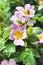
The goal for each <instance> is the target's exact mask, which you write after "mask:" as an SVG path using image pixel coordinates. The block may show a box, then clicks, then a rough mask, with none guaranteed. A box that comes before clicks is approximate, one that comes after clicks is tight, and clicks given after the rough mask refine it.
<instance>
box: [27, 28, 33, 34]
mask: <svg viewBox="0 0 43 65" xmlns="http://www.w3.org/2000/svg"><path fill="white" fill-rule="evenodd" d="M32 30H33V27H28V29H27V34H28V35H31V34H32Z"/></svg>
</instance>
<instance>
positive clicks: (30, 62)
mask: <svg viewBox="0 0 43 65" xmlns="http://www.w3.org/2000/svg"><path fill="white" fill-rule="evenodd" d="M24 64H25V65H36V62H35V58H34V56H33V54H32V53H30V54H28V56H27V57H26V58H25V59H24Z"/></svg>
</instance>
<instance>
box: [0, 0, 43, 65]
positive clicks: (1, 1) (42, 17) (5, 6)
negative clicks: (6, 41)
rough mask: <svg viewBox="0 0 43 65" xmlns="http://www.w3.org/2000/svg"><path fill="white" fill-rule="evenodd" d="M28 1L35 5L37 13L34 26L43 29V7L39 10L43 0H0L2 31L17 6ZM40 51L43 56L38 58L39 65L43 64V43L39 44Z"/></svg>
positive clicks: (0, 27)
mask: <svg viewBox="0 0 43 65" xmlns="http://www.w3.org/2000/svg"><path fill="white" fill-rule="evenodd" d="M27 3H30V4H32V5H35V11H36V13H35V16H34V17H33V18H32V21H33V22H34V23H35V24H34V26H38V27H40V28H41V29H43V9H41V10H38V7H39V6H41V5H43V0H0V31H1V30H2V28H3V27H7V26H9V25H10V23H11V22H10V20H9V18H10V17H11V16H12V15H13V14H14V12H15V8H16V7H17V6H24V5H25V4H27ZM0 35H1V33H0ZM39 52H40V55H41V58H40V59H37V65H43V45H40V46H39Z"/></svg>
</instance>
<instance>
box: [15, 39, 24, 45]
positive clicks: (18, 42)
mask: <svg viewBox="0 0 43 65" xmlns="http://www.w3.org/2000/svg"><path fill="white" fill-rule="evenodd" d="M14 44H15V45H16V46H19V45H20V46H24V41H23V40H22V39H15V40H14Z"/></svg>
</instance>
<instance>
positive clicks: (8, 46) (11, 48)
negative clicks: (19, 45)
mask: <svg viewBox="0 0 43 65" xmlns="http://www.w3.org/2000/svg"><path fill="white" fill-rule="evenodd" d="M3 52H4V53H5V54H6V55H7V56H8V57H10V55H11V54H12V53H14V52H16V48H15V45H14V44H13V43H9V44H6V49H5V50H4V51H3Z"/></svg>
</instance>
